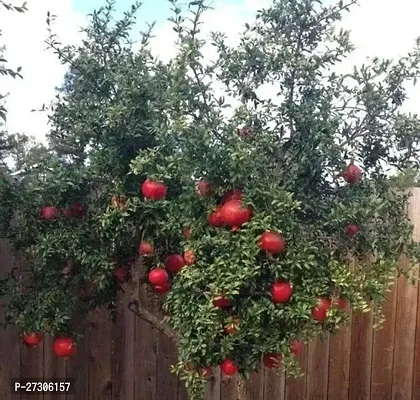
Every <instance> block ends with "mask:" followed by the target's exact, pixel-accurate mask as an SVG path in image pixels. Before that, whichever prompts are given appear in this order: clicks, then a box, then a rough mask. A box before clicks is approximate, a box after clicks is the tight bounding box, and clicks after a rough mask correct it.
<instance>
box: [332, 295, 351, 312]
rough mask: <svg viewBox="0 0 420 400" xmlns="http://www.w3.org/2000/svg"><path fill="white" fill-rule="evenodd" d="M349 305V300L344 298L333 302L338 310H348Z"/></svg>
mask: <svg viewBox="0 0 420 400" xmlns="http://www.w3.org/2000/svg"><path fill="white" fill-rule="evenodd" d="M348 305H349V302H348V300H347V299H345V298H343V297H339V298H337V299H335V300H334V302H333V306H334V307H337V308H338V309H340V310H343V311H345V310H346V309H347V306H348Z"/></svg>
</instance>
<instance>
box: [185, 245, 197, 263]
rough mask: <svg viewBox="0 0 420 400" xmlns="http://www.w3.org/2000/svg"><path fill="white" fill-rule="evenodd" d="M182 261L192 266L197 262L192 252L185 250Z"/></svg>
mask: <svg viewBox="0 0 420 400" xmlns="http://www.w3.org/2000/svg"><path fill="white" fill-rule="evenodd" d="M184 261H185V264H186V265H193V264H195V262H196V261H197V259H196V257H195V254H194V250H191V249H190V250H186V251H185V252H184Z"/></svg>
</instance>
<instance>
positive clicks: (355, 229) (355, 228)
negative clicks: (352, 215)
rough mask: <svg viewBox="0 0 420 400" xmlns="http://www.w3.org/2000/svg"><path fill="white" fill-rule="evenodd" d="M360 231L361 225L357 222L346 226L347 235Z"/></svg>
mask: <svg viewBox="0 0 420 400" xmlns="http://www.w3.org/2000/svg"><path fill="white" fill-rule="evenodd" d="M358 232H359V227H358V226H357V225H355V224H349V225H347V226H346V228H345V229H344V233H345V234H346V235H347V236H354V235H356V234H357V233H358Z"/></svg>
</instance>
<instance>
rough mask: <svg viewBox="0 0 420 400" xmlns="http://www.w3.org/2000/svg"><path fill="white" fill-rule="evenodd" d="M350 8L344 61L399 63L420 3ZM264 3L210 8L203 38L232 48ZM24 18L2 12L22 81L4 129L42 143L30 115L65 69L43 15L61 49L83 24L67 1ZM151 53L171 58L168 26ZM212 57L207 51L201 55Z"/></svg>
mask: <svg viewBox="0 0 420 400" xmlns="http://www.w3.org/2000/svg"><path fill="white" fill-rule="evenodd" d="M360 2H361V6H360V7H354V8H353V11H352V13H351V14H348V15H347V16H346V17H345V18H344V20H343V25H344V26H345V27H346V28H350V29H351V30H352V39H353V42H354V43H355V44H356V47H357V51H356V53H355V54H354V55H353V56H352V57H351V59H350V60H349V61H348V62H349V64H359V63H360V62H362V61H363V60H364V59H365V57H367V56H373V55H377V56H384V57H398V56H401V55H404V54H405V53H406V52H407V51H408V50H409V49H410V48H411V47H412V46H413V44H414V39H415V37H416V36H418V35H420V28H419V27H418V23H417V18H418V15H420V1H419V0H361V1H360ZM269 3H270V1H269V0H265V1H262V0H259V1H256V0H244V1H243V3H242V5H238V4H237V5H226V3H225V2H224V1H223V0H218V1H216V2H215V4H214V7H215V10H213V11H210V12H208V13H207V15H206V16H205V19H204V22H205V25H204V32H207V33H208V32H209V31H210V30H221V31H224V32H225V33H226V34H227V35H228V37H229V40H230V41H231V42H235V41H237V40H238V38H239V33H240V32H241V31H242V29H243V25H244V23H245V22H246V21H247V20H249V19H250V18H252V15H253V13H254V12H255V11H256V9H258V8H261V7H263V6H266V5H267V4H269ZM28 7H29V8H30V11H29V12H28V13H27V14H26V15H18V14H14V13H5V12H2V13H1V15H0V26H1V27H2V30H3V31H4V37H3V40H5V42H6V43H7V44H8V51H7V56H8V59H9V60H10V62H11V65H16V66H17V65H21V66H22V67H23V71H22V73H23V74H24V77H25V79H24V80H23V81H14V82H10V81H9V82H8V83H7V85H5V83H4V82H1V85H2V91H3V90H4V88H5V87H7V89H8V90H9V91H10V93H11V95H10V97H9V99H8V108H9V115H8V128H9V130H10V131H12V132H13V131H20V132H25V133H29V134H34V135H36V136H37V137H38V138H40V139H42V138H44V137H45V133H46V132H47V126H46V122H47V117H46V115H45V113H44V114H39V113H31V112H30V110H31V109H33V108H38V107H40V106H41V105H42V104H43V103H46V104H49V102H50V101H51V100H52V99H53V97H54V88H55V87H56V86H57V85H59V84H60V82H61V81H62V77H63V73H64V70H65V69H64V68H63V66H61V65H60V63H59V62H58V61H57V58H56V56H55V55H54V54H52V53H51V52H49V51H45V44H44V39H45V37H46V35H47V32H46V24H45V17H46V13H47V10H50V11H52V12H53V13H55V14H57V15H58V22H57V23H56V25H55V28H56V30H57V33H58V34H59V36H60V38H61V39H62V42H63V43H69V42H74V41H76V40H78V37H79V34H78V32H79V27H80V26H81V25H84V24H85V22H86V18H85V16H83V15H80V14H78V13H76V12H75V11H74V8H73V4H72V0H58V1H57V0H32V1H31V0H30V1H29V2H28ZM156 35H157V37H156V38H155V39H153V42H152V43H153V47H154V51H155V53H156V54H159V55H160V57H161V58H162V59H163V60H167V59H169V58H170V57H171V56H173V54H174V46H173V38H174V37H175V34H174V32H173V31H172V26H171V25H170V24H169V23H168V24H163V25H162V26H161V28H160V29H159V30H158V31H157V32H156ZM206 56H211V50H206ZM417 92H419V94H416V92H415V91H414V90H412V91H410V101H409V103H408V108H409V109H412V110H414V109H415V108H416V107H417V106H418V105H419V104H420V91H419V90H417Z"/></svg>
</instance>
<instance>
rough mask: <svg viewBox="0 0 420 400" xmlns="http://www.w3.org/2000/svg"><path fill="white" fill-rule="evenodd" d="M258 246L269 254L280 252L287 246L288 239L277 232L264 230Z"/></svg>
mask: <svg viewBox="0 0 420 400" xmlns="http://www.w3.org/2000/svg"><path fill="white" fill-rule="evenodd" d="M258 247H259V248H260V249H261V250H264V251H266V252H267V253H269V254H280V253H283V251H284V249H285V247H286V241H285V240H284V237H283V236H282V235H280V234H279V233H277V232H264V233H263V234H262V235H261V236H260V238H259V239H258Z"/></svg>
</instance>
